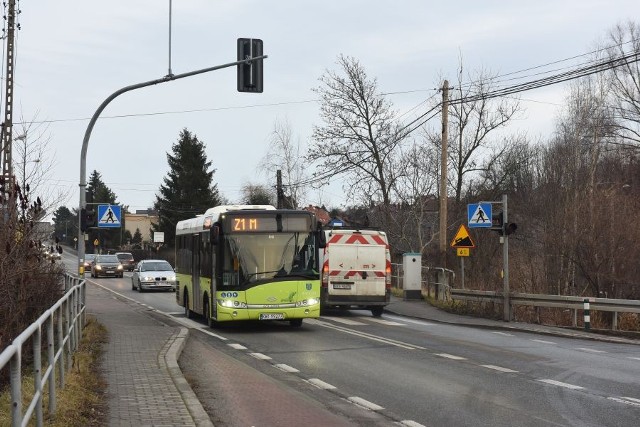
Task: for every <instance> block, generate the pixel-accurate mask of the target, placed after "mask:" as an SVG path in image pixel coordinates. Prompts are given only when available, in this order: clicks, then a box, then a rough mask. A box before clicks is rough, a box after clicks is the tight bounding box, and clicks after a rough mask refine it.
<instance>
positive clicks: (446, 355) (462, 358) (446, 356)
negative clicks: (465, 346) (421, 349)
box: [433, 353, 467, 360]
mask: <svg viewBox="0 0 640 427" xmlns="http://www.w3.org/2000/svg"><path fill="white" fill-rule="evenodd" d="M433 354H435V355H436V356H440V357H444V358H446V359H452V360H467V358H466V357H460V356H455V355H453V354H449V353H433Z"/></svg>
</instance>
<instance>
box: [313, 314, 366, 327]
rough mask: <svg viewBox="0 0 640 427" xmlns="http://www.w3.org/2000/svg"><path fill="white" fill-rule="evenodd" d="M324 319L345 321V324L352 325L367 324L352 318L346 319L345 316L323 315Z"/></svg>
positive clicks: (338, 321)
mask: <svg viewBox="0 0 640 427" xmlns="http://www.w3.org/2000/svg"><path fill="white" fill-rule="evenodd" d="M322 318H323V319H328V320H333V321H334V322H337V323H343V324H345V325H351V326H355V325H357V326H361V325H366V323H362V322H358V321H355V320H350V319H345V318H344V317H335V316H322Z"/></svg>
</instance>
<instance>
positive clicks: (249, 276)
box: [247, 270, 286, 279]
mask: <svg viewBox="0 0 640 427" xmlns="http://www.w3.org/2000/svg"><path fill="white" fill-rule="evenodd" d="M279 272H284V273H286V272H285V271H284V270H274V271H258V272H257V273H251V274H247V279H250V278H252V277H253V276H257V275H258V274H269V273H279Z"/></svg>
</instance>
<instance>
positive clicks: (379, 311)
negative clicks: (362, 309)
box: [371, 307, 384, 317]
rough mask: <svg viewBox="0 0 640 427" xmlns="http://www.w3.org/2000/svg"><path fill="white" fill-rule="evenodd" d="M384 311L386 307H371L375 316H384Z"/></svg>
mask: <svg viewBox="0 0 640 427" xmlns="http://www.w3.org/2000/svg"><path fill="white" fill-rule="evenodd" d="M383 311H384V307H373V308H372V309H371V314H373V317H380V316H382V312H383Z"/></svg>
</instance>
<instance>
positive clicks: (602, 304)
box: [450, 289, 640, 330]
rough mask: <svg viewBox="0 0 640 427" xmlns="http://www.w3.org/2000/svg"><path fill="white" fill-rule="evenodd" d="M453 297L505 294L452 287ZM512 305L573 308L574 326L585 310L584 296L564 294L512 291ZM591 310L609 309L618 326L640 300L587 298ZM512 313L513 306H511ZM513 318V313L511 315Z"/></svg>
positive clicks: (495, 298)
mask: <svg viewBox="0 0 640 427" xmlns="http://www.w3.org/2000/svg"><path fill="white" fill-rule="evenodd" d="M450 292H451V298H453V299H458V300H463V301H474V302H497V303H501V304H502V303H503V299H504V298H503V296H502V293H500V292H494V291H477V290H471V289H451V290H450ZM509 300H510V303H511V304H510V305H525V306H532V307H536V308H537V307H557V308H565V309H570V310H573V326H574V327H577V325H578V311H579V310H584V302H585V298H584V297H577V296H562V295H542V294H522V293H510V294H509ZM587 300H588V301H589V309H590V310H591V311H607V312H610V313H612V322H611V329H612V330H616V329H617V328H618V313H640V300H627V299H613V298H587ZM508 312H509V313H511V307H509V311H508ZM509 317H510V318H509V319H506V320H511V315H509Z"/></svg>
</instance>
